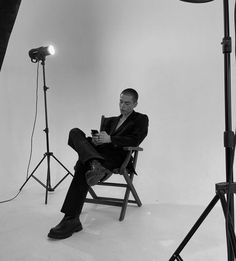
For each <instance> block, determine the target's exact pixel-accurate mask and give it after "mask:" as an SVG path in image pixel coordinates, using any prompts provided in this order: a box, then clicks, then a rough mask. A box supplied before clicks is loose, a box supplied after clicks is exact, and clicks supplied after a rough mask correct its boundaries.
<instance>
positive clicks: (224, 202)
mask: <svg viewBox="0 0 236 261" xmlns="http://www.w3.org/2000/svg"><path fill="white" fill-rule="evenodd" d="M181 1H184V2H192V3H204V2H210V1H213V0H181ZM223 1H224V6H223V8H224V38H223V41H222V47H223V54H224V95H225V132H224V148H225V164H226V182H222V183H217V184H215V191H216V195H215V196H214V198H213V199H212V201H211V202H210V203H209V205H208V206H207V208H206V209H205V210H204V212H203V213H202V214H201V216H200V217H199V219H198V220H197V221H196V223H195V224H194V226H193V227H192V228H191V230H190V231H189V232H188V234H187V235H186V237H185V238H184V240H183V241H182V243H181V244H180V245H179V247H178V248H177V249H176V250H175V252H174V254H173V255H172V256H171V258H170V259H169V261H174V260H177V261H183V259H182V257H181V256H180V253H181V251H182V250H183V249H184V247H185V246H186V244H187V243H188V241H189V240H190V239H191V237H192V236H193V235H194V233H195V232H196V231H197V229H198V228H199V227H200V225H201V224H202V222H203V221H204V220H205V218H206V217H207V215H208V214H209V213H210V211H211V210H212V209H213V207H214V206H215V205H216V203H217V202H218V201H219V200H220V202H221V206H222V209H223V213H224V217H225V229H226V241H227V255H228V261H234V260H235V258H236V237H235V231H234V194H235V193H236V183H234V182H233V162H234V152H235V143H236V138H235V137H236V134H234V132H233V131H232V116H231V65H230V53H231V49H232V46H231V37H230V34H229V3H228V0H223Z"/></svg>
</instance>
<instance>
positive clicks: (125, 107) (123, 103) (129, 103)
mask: <svg viewBox="0 0 236 261" xmlns="http://www.w3.org/2000/svg"><path fill="white" fill-rule="evenodd" d="M119 105H120V113H121V114H122V115H123V116H128V115H129V114H130V113H131V112H132V111H133V109H134V108H135V107H136V106H137V102H134V100H133V97H132V96H131V95H125V94H121V95H120V104H119Z"/></svg>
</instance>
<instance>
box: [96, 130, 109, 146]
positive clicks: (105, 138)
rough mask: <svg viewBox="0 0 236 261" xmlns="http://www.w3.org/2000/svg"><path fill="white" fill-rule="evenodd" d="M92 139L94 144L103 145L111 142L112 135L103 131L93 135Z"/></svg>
mask: <svg viewBox="0 0 236 261" xmlns="http://www.w3.org/2000/svg"><path fill="white" fill-rule="evenodd" d="M92 141H93V144H94V145H101V144H104V143H110V142H111V137H110V135H108V134H107V133H106V132H105V131H101V132H100V133H99V134H97V135H95V136H93V138H92Z"/></svg>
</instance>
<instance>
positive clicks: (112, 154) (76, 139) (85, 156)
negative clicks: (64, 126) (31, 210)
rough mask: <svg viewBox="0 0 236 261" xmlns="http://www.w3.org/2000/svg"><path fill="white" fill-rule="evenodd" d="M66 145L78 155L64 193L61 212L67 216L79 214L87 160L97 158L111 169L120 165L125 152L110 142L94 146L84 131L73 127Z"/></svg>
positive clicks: (83, 192) (87, 167) (84, 197)
mask: <svg viewBox="0 0 236 261" xmlns="http://www.w3.org/2000/svg"><path fill="white" fill-rule="evenodd" d="M68 145H69V146H71V147H72V148H73V149H74V150H75V151H76V152H77V153H78V156H79V160H78V161H77V163H76V165H75V167H74V169H75V172H74V177H73V180H72V182H71V184H70V187H69V189H68V192H67V194H66V197H65V200H64V203H63V205H62V208H61V212H62V213H64V214H66V215H69V216H78V215H80V213H81V211H82V208H83V205H84V202H85V199H86V196H87V193H88V190H89V186H88V184H87V182H86V178H85V173H86V172H87V171H88V170H89V167H90V166H89V164H88V162H89V161H90V160H93V159H98V160H100V161H101V162H102V164H103V165H104V166H105V167H106V168H108V169H110V170H112V169H115V168H118V167H120V165H121V164H122V162H123V160H124V158H125V156H126V153H124V151H122V149H117V148H114V147H113V146H112V144H110V143H109V144H103V145H100V146H96V147H95V146H94V145H93V144H92V143H91V138H87V137H86V135H85V133H84V132H83V131H82V130H80V129H78V128H74V129H72V130H71V131H70V133H69V139H68Z"/></svg>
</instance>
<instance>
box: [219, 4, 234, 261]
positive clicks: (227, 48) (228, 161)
mask: <svg viewBox="0 0 236 261" xmlns="http://www.w3.org/2000/svg"><path fill="white" fill-rule="evenodd" d="M223 12H224V13H223V15H224V38H223V42H222V47H223V48H222V49H223V54H224V92H225V93H224V94H225V132H224V147H225V168H226V182H227V183H228V184H232V183H233V166H232V162H233V161H232V157H233V146H234V144H233V137H234V133H233V132H232V111H231V63H230V54H231V52H232V44H231V37H230V28H229V3H228V0H224V3H223ZM229 186H230V185H229ZM227 201H228V215H229V216H230V217H231V220H232V221H231V223H232V225H233V228H234V195H233V194H232V193H228V195H227ZM226 237H227V248H228V261H233V260H234V253H233V249H232V246H231V244H230V241H229V231H228V217H226Z"/></svg>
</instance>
